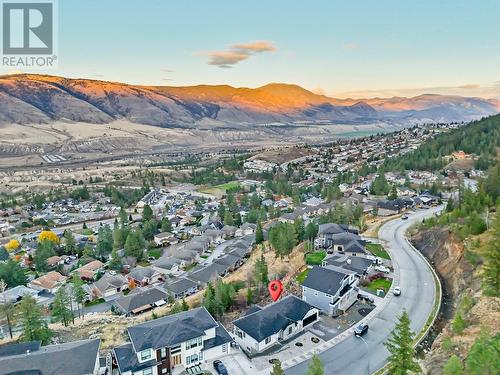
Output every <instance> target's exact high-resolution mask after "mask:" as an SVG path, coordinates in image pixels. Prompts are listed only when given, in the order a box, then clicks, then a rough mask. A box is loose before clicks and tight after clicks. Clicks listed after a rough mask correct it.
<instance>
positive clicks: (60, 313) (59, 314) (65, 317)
mask: <svg viewBox="0 0 500 375" xmlns="http://www.w3.org/2000/svg"><path fill="white" fill-rule="evenodd" d="M70 306H71V298H70V296H69V295H68V293H67V291H66V287H60V288H59V289H58V290H57V292H56V295H55V298H54V302H53V303H52V316H53V317H54V318H55V319H56V320H57V321H60V322H62V323H63V324H64V326H65V327H67V326H68V324H69V323H70V321H71V320H72V319H73V311H72V310H71V309H70Z"/></svg>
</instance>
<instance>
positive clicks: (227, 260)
mask: <svg viewBox="0 0 500 375" xmlns="http://www.w3.org/2000/svg"><path fill="white" fill-rule="evenodd" d="M213 263H217V264H221V265H223V266H225V267H227V269H228V271H229V272H233V271H234V270H236V269H237V268H239V267H240V266H241V265H242V264H243V260H242V258H241V257H239V256H238V255H235V254H231V253H229V254H226V255H223V256H221V257H220V258H218V259H216V260H215V261H214V262H213Z"/></svg>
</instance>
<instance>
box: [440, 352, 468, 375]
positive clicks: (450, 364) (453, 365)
mask: <svg viewBox="0 0 500 375" xmlns="http://www.w3.org/2000/svg"><path fill="white" fill-rule="evenodd" d="M462 373H463V371H462V362H460V358H458V357H457V356H456V355H452V356H451V357H450V358H449V359H448V361H447V362H446V364H445V365H444V367H443V375H462Z"/></svg>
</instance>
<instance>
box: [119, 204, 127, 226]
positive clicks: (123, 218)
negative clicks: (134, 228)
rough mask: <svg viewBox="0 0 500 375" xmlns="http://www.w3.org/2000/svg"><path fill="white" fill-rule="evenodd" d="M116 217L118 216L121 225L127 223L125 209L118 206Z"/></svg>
mask: <svg viewBox="0 0 500 375" xmlns="http://www.w3.org/2000/svg"><path fill="white" fill-rule="evenodd" d="M118 217H119V218H120V223H121V224H122V225H125V224H127V212H126V211H125V209H124V208H123V207H122V208H120V212H119V213H118Z"/></svg>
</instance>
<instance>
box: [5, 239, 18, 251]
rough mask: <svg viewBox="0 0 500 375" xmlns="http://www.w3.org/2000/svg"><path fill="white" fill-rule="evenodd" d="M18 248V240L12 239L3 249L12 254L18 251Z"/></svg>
mask: <svg viewBox="0 0 500 375" xmlns="http://www.w3.org/2000/svg"><path fill="white" fill-rule="evenodd" d="M20 246H21V244H20V243H19V241H18V240H16V239H12V240H10V241H9V242H7V244H6V245H5V249H7V251H8V252H13V251H16V250H17V249H19V247H20Z"/></svg>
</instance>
